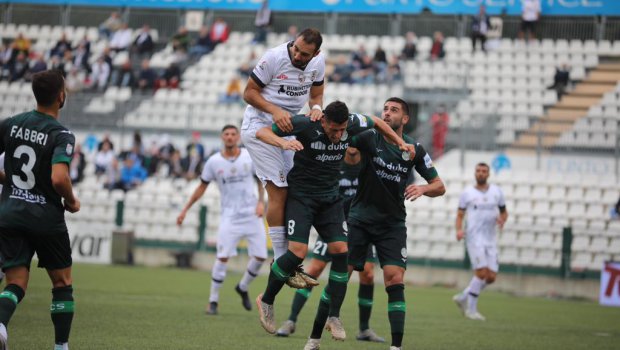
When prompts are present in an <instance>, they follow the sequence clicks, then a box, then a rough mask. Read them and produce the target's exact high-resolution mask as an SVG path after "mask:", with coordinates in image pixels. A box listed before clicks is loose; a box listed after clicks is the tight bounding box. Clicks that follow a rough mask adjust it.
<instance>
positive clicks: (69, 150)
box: [65, 143, 73, 156]
mask: <svg viewBox="0 0 620 350" xmlns="http://www.w3.org/2000/svg"><path fill="white" fill-rule="evenodd" d="M65 151H67V155H68V156H70V155H72V154H73V145H71V144H70V143H69V144H67V149H66V150H65Z"/></svg>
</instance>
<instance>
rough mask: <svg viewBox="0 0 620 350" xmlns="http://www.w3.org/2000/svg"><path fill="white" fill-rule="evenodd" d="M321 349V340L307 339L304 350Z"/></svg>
mask: <svg viewBox="0 0 620 350" xmlns="http://www.w3.org/2000/svg"><path fill="white" fill-rule="evenodd" d="M320 348H321V339H312V338H308V341H307V342H306V346H304V350H319V349H320Z"/></svg>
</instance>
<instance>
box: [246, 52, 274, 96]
mask: <svg viewBox="0 0 620 350" xmlns="http://www.w3.org/2000/svg"><path fill="white" fill-rule="evenodd" d="M277 64H278V60H277V58H276V56H275V55H274V51H273V50H268V51H267V52H266V53H265V54H264V55H263V57H261V59H260V60H258V63H257V64H256V67H254V70H252V74H251V75H250V78H252V80H254V82H256V84H258V86H260V87H261V88H264V87H265V86H267V84H269V83H270V82H271V80H272V79H273V75H274V72H275V71H276V65H277Z"/></svg>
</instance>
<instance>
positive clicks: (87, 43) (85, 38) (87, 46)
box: [76, 34, 90, 56]
mask: <svg viewBox="0 0 620 350" xmlns="http://www.w3.org/2000/svg"><path fill="white" fill-rule="evenodd" d="M80 45H82V46H83V47H84V49H86V53H87V54H88V56H90V40H88V34H84V36H83V37H82V39H80V41H78V42H77V45H76V46H80Z"/></svg>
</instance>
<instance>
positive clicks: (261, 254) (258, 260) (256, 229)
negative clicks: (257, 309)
mask: <svg viewBox="0 0 620 350" xmlns="http://www.w3.org/2000/svg"><path fill="white" fill-rule="evenodd" d="M243 230H244V231H246V232H251V233H250V234H248V235H247V236H246V239H247V241H248V255H249V256H250V259H249V261H248V265H247V267H246V269H245V272H244V273H243V277H241V281H239V283H238V284H237V286H236V287H235V291H236V292H237V293H238V294H239V295H240V296H241V302H242V304H243V307H244V308H245V309H246V310H248V311H249V310H252V303H250V297H249V295H248V288H249V286H250V283H252V281H254V279H255V278H256V276H258V272H259V271H260V268H261V266H263V263H264V262H265V259H267V238H266V236H265V228H264V226H263V222H262V220H260V219H257V220H253V221H252V222H251V223H250V224H248V225H247V227H244V228H243Z"/></svg>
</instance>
